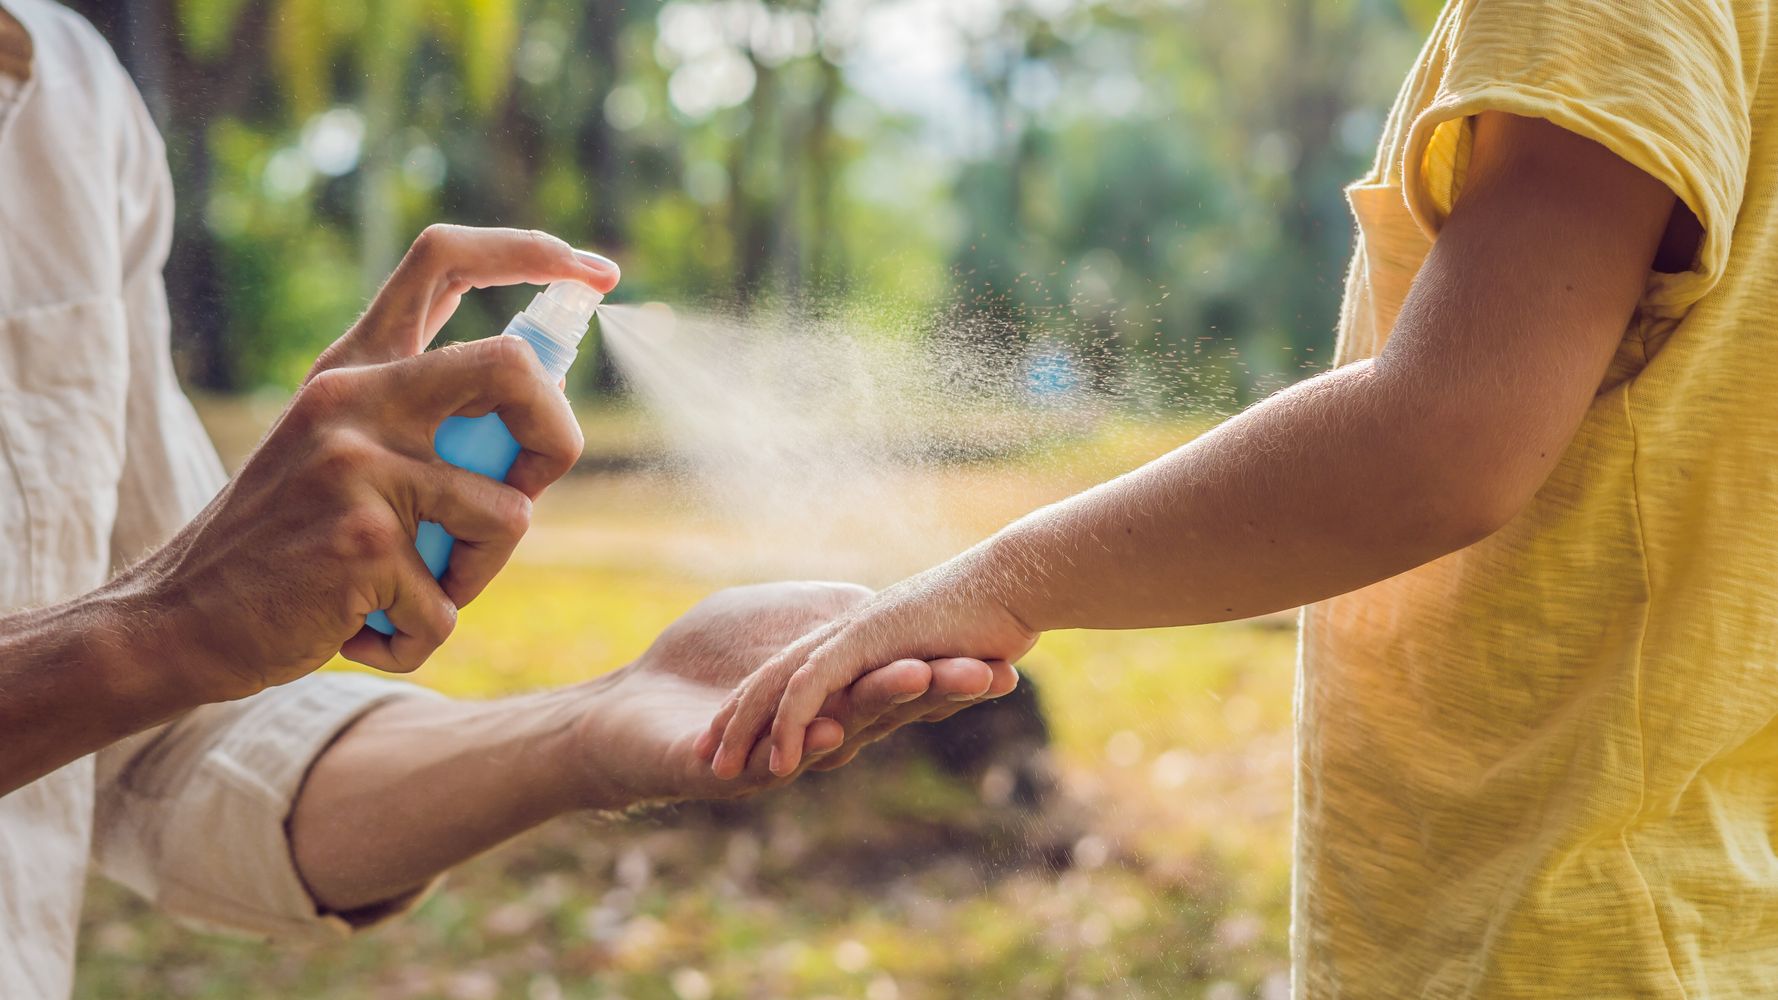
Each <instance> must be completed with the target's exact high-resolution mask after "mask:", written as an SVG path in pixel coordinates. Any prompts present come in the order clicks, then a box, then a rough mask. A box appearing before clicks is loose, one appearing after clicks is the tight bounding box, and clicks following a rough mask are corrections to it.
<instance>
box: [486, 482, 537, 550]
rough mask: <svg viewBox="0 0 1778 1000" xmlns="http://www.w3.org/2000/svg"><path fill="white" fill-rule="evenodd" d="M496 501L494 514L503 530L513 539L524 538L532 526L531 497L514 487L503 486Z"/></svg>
mask: <svg viewBox="0 0 1778 1000" xmlns="http://www.w3.org/2000/svg"><path fill="white" fill-rule="evenodd" d="M496 497H497V499H496V500H495V501H494V516H495V518H496V519H497V520H498V521H499V523H500V527H501V531H502V533H504V534H505V535H506V536H507V537H509V538H512V539H515V540H516V539H519V538H523V537H524V535H525V532H526V531H528V530H530V528H531V498H530V497H528V496H526V495H524V494H523V493H520V492H519V491H518V490H515V489H513V488H512V487H510V486H508V487H503V488H502V489H501V490H500V492H499V493H498V494H496Z"/></svg>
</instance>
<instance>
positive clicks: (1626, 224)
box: [700, 114, 1675, 774]
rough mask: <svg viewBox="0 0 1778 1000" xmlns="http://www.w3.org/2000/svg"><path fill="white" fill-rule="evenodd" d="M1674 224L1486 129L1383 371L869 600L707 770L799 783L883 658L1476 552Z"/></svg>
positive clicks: (1560, 422) (1603, 162)
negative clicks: (868, 667)
mask: <svg viewBox="0 0 1778 1000" xmlns="http://www.w3.org/2000/svg"><path fill="white" fill-rule="evenodd" d="M1674 204H1675V199H1674V196H1673V195H1672V193H1671V192H1670V191H1668V189H1667V188H1665V187H1664V186H1663V185H1662V184H1660V183H1659V182H1658V181H1656V180H1654V179H1653V178H1651V177H1649V176H1648V175H1647V174H1645V173H1643V172H1642V171H1640V170H1638V169H1637V168H1635V167H1633V166H1631V165H1630V164H1629V163H1627V162H1625V161H1623V160H1622V159H1620V158H1618V157H1617V156H1615V155H1614V154H1612V153H1611V152H1609V151H1608V150H1606V149H1605V148H1603V147H1601V146H1599V145H1597V144H1594V143H1592V142H1589V141H1587V140H1584V139H1581V138H1579V137H1578V136H1575V135H1573V134H1571V133H1569V132H1566V131H1564V130H1562V129H1561V128H1558V127H1557V126H1554V125H1551V124H1549V123H1547V122H1543V121H1538V120H1532V119H1522V118H1514V117H1511V116H1507V115H1500V114H1489V115H1485V116H1483V118H1482V119H1481V120H1480V122H1479V123H1478V126H1477V134H1476V141H1475V147H1474V153H1473V157H1472V160H1471V163H1470V167H1469V179H1468V183H1467V186H1466V188H1465V190H1464V191H1463V193H1462V197H1461V199H1460V201H1459V202H1458V204H1457V206H1456V208H1455V210H1454V211H1453V213H1452V215H1451V218H1450V219H1449V220H1448V221H1447V223H1446V225H1445V226H1444V228H1443V231H1442V232H1441V233H1440V235H1439V238H1438V240H1437V242H1436V243H1435V245H1434V247H1433V250H1432V252H1431V254H1430V256H1429V257H1428V259H1427V261H1426V263H1425V265H1424V267H1423V268H1422V270H1421V272H1420V274H1419V275H1418V277H1417V278H1416V279H1415V283H1414V287H1413V290H1412V291H1411V293H1410V294H1409V296H1408V299H1407V302H1406V303H1405V305H1404V307H1403V309H1402V312H1401V314H1400V317H1399V318H1398V319H1397V321H1396V325H1395V328H1394V330H1393V331H1392V333H1391V337H1390V340H1389V343H1388V346H1387V348H1386V349H1385V350H1384V351H1383V352H1382V354H1381V356H1380V357H1378V358H1377V359H1375V360H1374V361H1371V362H1368V363H1361V364H1354V365H1349V366H1346V367H1344V368H1341V369H1338V370H1336V371H1333V372H1329V373H1327V374H1325V375H1322V376H1319V377H1317V378H1313V379H1310V380H1308V381H1306V382H1304V383H1302V384H1300V385H1298V386H1296V387H1294V388H1292V389H1290V390H1288V391H1286V392H1282V393H1279V394H1278V395H1276V396H1273V397H1272V398H1270V399H1268V400H1266V401H1265V402H1263V403H1260V404H1258V405H1256V406H1254V407H1253V408H1252V409H1250V410H1248V411H1247V412H1245V413H1243V414H1241V415H1240V416H1238V417H1235V418H1234V419H1232V420H1230V421H1228V422H1227V423H1225V424H1223V425H1222V426H1221V427H1218V428H1217V429H1216V430H1214V431H1212V432H1210V433H1209V434H1206V435H1204V436H1203V437H1201V438H1199V439H1197V440H1195V441H1193V442H1191V443H1190V444H1188V445H1185V446H1184V447H1182V448H1180V449H1178V450H1176V451H1174V452H1172V453H1171V454H1169V455H1166V456H1164V457H1162V458H1160V459H1158V460H1156V461H1154V462H1152V463H1150V464H1148V465H1146V466H1144V467H1142V468H1140V469H1137V470H1136V471H1134V472H1131V473H1129V474H1127V475H1125V476H1122V477H1120V478H1118V479H1116V480H1113V481H1111V482H1108V483H1105V484H1103V485H1100V486H1098V487H1095V488H1094V489H1091V490H1089V491H1087V492H1085V493H1082V494H1080V495H1078V496H1075V497H1073V498H1071V499H1069V500H1066V501H1063V502H1061V503H1058V504H1056V505H1054V506H1051V507H1048V508H1045V509H1043V510H1040V511H1037V512H1036V513H1034V514H1031V515H1030V516H1028V517H1026V518H1024V519H1022V520H1020V521H1018V522H1015V523H1014V524H1012V525H1010V526H1009V527H1007V528H1006V529H1004V530H1003V531H1002V532H1000V533H999V534H998V535H996V536H995V537H994V538H992V539H990V540H988V541H987V542H985V543H983V544H982V545H980V546H978V547H977V548H976V549H973V550H971V551H970V552H968V553H965V554H964V555H963V556H960V557H959V558H958V559H956V560H953V561H952V562H951V563H948V564H945V565H944V566H940V567H937V568H935V569H934V570H931V571H928V572H927V573H926V574H922V575H921V576H920V577H916V578H914V579H913V580H910V581H907V582H906V583H905V584H903V585H899V586H897V587H894V588H891V589H889V590H887V591H885V592H884V593H883V594H882V595H880V597H879V598H878V600H877V601H875V602H873V604H872V605H871V606H869V607H867V608H865V609H862V610H861V611H860V612H859V613H858V614H857V615H854V616H851V617H852V619H853V620H851V621H848V622H843V623H838V624H836V625H835V626H833V627H831V628H830V629H828V630H825V631H824V632H823V633H821V634H818V635H816V636H811V637H810V638H809V640H807V641H806V642H805V643H801V644H799V645H798V647H793V648H792V649H790V650H787V651H786V652H785V654H784V655H783V656H781V657H780V658H779V659H778V660H777V661H775V662H774V663H773V664H770V665H768V667H767V669H765V670H762V671H761V673H760V675H759V678H758V681H757V682H756V683H754V684H752V685H750V691H749V692H748V693H747V694H746V696H745V697H743V698H739V699H735V700H734V702H733V703H732V704H731V705H730V706H729V708H728V709H726V710H725V711H724V712H723V713H721V714H719V716H718V717H717V720H716V722H715V724H713V726H712V732H711V734H710V736H709V737H708V738H707V739H706V740H704V741H703V742H702V743H701V744H700V749H701V750H703V751H704V752H706V753H708V754H714V755H715V758H714V760H715V766H716V771H717V773H718V774H724V773H729V772H730V771H731V770H732V769H733V767H734V766H735V764H736V762H737V761H738V760H740V759H741V758H742V756H743V755H744V754H745V753H747V752H748V751H749V749H750V748H751V746H752V745H753V742H754V740H755V739H756V738H757V737H758V736H759V734H760V733H761V732H762V731H763V730H764V728H765V726H766V724H767V723H768V722H771V721H772V720H773V718H774V712H775V713H776V721H775V723H774V724H773V732H774V734H775V735H774V741H773V742H774V744H775V749H776V750H777V751H778V753H779V756H780V760H779V763H780V766H786V767H788V766H794V765H795V762H796V760H797V759H798V757H799V756H800V752H801V733H802V729H803V726H804V725H805V724H806V721H807V719H808V718H809V716H810V713H811V711H812V709H811V700H812V701H813V702H814V704H819V702H820V697H821V695H822V694H823V693H824V692H825V691H827V690H830V689H831V688H832V686H833V685H835V684H838V683H841V682H842V681H843V680H845V679H849V677H850V676H855V675H856V671H857V670H858V669H860V667H859V665H860V664H861V663H864V662H881V658H883V657H885V656H887V657H894V656H903V655H944V654H949V653H964V652H967V653H969V654H970V655H976V656H986V657H1016V656H1018V655H1021V654H1022V653H1023V652H1024V651H1025V650H1027V649H1028V648H1029V647H1030V645H1031V643H1032V642H1033V641H1034V639H1035V635H1036V633H1038V632H1041V631H1044V630H1047V629H1053V628H1130V627H1140V626H1155V625H1185V624H1196V623H1202V622H1210V621H1217V620H1222V619H1229V618H1239V617H1245V616H1250V615H1255V614H1260V613H1263V612H1267V611H1274V610H1278V609H1281V608H1290V607H1295V606H1297V605H1301V604H1305V603H1308V602H1312V601H1316V600H1321V599H1324V598H1327V597H1331V596H1334V595H1337V594H1341V593H1345V592H1347V591H1350V590H1354V589H1357V588H1359V587H1363V586H1365V585H1368V584H1370V583H1373V582H1376V581H1378V580H1382V579H1385V578H1387V577H1390V576H1393V575H1395V574H1397V573H1400V572H1403V571H1405V570H1408V569H1410V568H1412V567H1414V566H1417V565H1420V564H1421V563H1424V562H1427V561H1429V560H1431V559H1434V558H1437V557H1438V556H1441V555H1443V554H1445V553H1448V552H1451V551H1454V550H1456V549H1458V548H1462V547H1463V546H1466V545H1468V544H1471V543H1472V542H1474V541H1476V540H1478V539H1480V538H1482V537H1484V536H1486V535H1487V534H1489V533H1491V532H1492V531H1494V530H1495V529H1497V528H1498V527H1500V526H1501V525H1502V524H1503V523H1505V521H1506V520H1508V519H1509V518H1511V517H1512V516H1513V515H1514V514H1515V513H1516V512H1517V511H1518V510H1519V509H1520V508H1521V507H1522V506H1523V505H1524V504H1525V503H1527V502H1528V501H1529V500H1530V498H1531V497H1532V496H1533V494H1535V492H1536V491H1537V490H1538V488H1539V487H1540V486H1541V485H1542V483H1543V481H1544V479H1545V478H1546V477H1547V476H1548V475H1549V473H1550V470H1551V469H1552V468H1553V467H1554V465H1555V463H1556V462H1557V461H1558V459H1559V457H1560V455H1561V453H1562V451H1563V449H1564V448H1565V447H1566V445H1567V443H1568V441H1569V440H1570V438H1572V436H1573V434H1574V432H1575V429H1576V428H1577V427H1578V426H1579V424H1580V421H1581V419H1582V417H1583V416H1584V415H1585V412H1586V409H1587V406H1588V405H1589V403H1590V401H1591V400H1592V398H1593V396H1594V394H1595V392H1596V391H1597V388H1598V386H1599V384H1600V381H1601V379H1602V377H1603V375H1604V372H1605V369H1606V366H1607V364H1608V363H1609V361H1610V359H1611V356H1612V354H1613V351H1614V350H1615V348H1616V346H1617V344H1618V342H1619V340H1620V339H1621V338H1622V336H1623V332H1624V329H1625V327H1626V325H1627V322H1628V320H1629V318H1630V316H1631V313H1632V311H1633V310H1634V308H1635V305H1636V302H1637V300H1638V298H1639V297H1640V295H1641V292H1642V289H1643V286H1644V283H1645V281H1646V276H1647V273H1648V270H1649V266H1650V264H1651V262H1652V261H1653V260H1654V259H1655V253H1656V248H1657V245H1658V244H1659V242H1660V239H1661V236H1662V232H1663V229H1664V227H1665V226H1666V224H1667V221H1668V218H1669V216H1670V215H1671V214H1673V209H1674ZM793 675H794V678H793ZM781 691H782V692H783V698H782V704H781V705H780V703H779V702H780V698H779V695H780V692H781ZM725 731H726V733H725ZM719 734H722V738H721V740H720V744H721V750H720V753H717V750H718V743H719V740H718V738H717V737H718V735H719Z"/></svg>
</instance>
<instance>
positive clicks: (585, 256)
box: [574, 250, 622, 274]
mask: <svg viewBox="0 0 1778 1000" xmlns="http://www.w3.org/2000/svg"><path fill="white" fill-rule="evenodd" d="M574 259H575V260H578V261H580V262H581V263H582V264H585V265H587V266H588V267H595V268H598V269H599V270H601V271H610V272H611V273H612V274H620V273H622V272H621V270H620V269H619V268H618V266H617V261H615V260H612V259H611V258H610V257H606V256H603V255H601V254H596V253H594V252H592V251H591V250H576V251H574Z"/></svg>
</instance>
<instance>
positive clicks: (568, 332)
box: [525, 281, 605, 347]
mask: <svg viewBox="0 0 1778 1000" xmlns="http://www.w3.org/2000/svg"><path fill="white" fill-rule="evenodd" d="M603 301H605V296H604V295H603V294H601V293H600V292H599V291H598V290H597V289H595V288H593V287H592V286H591V285H584V284H581V283H580V282H578V281H558V282H555V283H554V284H551V285H550V286H549V287H548V288H545V289H544V290H543V291H541V292H538V293H537V295H536V297H534V298H533V299H532V300H531V304H530V305H528V306H526V307H525V315H527V316H529V317H531V319H532V320H533V321H535V322H536V323H537V324H538V325H539V326H541V327H543V329H544V330H545V331H546V332H547V333H548V334H549V335H550V336H551V337H552V338H553V339H555V340H556V341H557V342H559V343H561V344H562V345H563V346H564V347H573V346H574V345H576V344H578V343H580V338H582V337H584V336H586V331H587V325H588V324H590V323H591V322H592V321H593V311H594V310H595V309H596V308H597V307H598V305H599V303H601V302H603Z"/></svg>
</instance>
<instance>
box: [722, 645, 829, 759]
mask: <svg viewBox="0 0 1778 1000" xmlns="http://www.w3.org/2000/svg"><path fill="white" fill-rule="evenodd" d="M837 628H838V626H837V625H836V623H833V622H829V623H828V624H826V625H824V626H822V627H821V628H818V629H816V630H814V631H813V632H810V633H809V634H807V635H805V636H803V637H802V638H801V639H798V640H797V641H796V642H793V643H791V644H790V645H789V646H787V647H786V648H785V649H784V650H783V651H781V652H780V653H778V655H777V656H774V657H772V658H771V659H770V660H767V661H766V663H765V665H764V666H762V667H760V668H759V669H758V670H756V671H754V672H753V675H752V676H751V677H749V678H747V680H746V681H745V682H743V683H742V684H741V686H740V687H739V688H737V689H736V690H735V691H734V692H733V693H731V694H730V695H729V696H728V699H727V701H726V702H724V704H723V707H722V708H721V709H719V710H718V711H717V713H716V717H715V718H714V719H712V720H711V721H710V732H711V733H715V734H719V738H718V739H717V740H716V746H715V749H714V750H713V751H711V754H712V755H711V758H710V770H711V771H712V772H713V773H714V774H715V775H716V776H717V777H718V778H723V779H724V780H727V779H729V778H733V777H734V776H736V775H738V774H740V773H741V771H742V770H743V769H745V767H746V764H747V755H748V752H749V751H751V750H752V749H753V744H754V742H755V741H757V740H758V739H759V737H760V735H761V734H762V733H763V732H764V731H765V727H766V722H767V720H768V719H769V718H770V713H771V709H772V706H773V705H775V704H776V702H777V700H778V696H779V694H780V693H781V692H782V691H783V690H784V683H785V681H786V680H788V679H789V677H790V675H791V674H793V673H795V671H796V667H797V665H798V664H801V663H802V662H803V661H804V660H805V659H806V658H807V656H808V654H809V653H810V652H811V651H813V650H814V649H816V648H817V647H819V646H820V645H821V644H822V643H823V642H825V641H826V640H827V637H828V636H830V635H832V634H833V633H834V631H835V630H836V629H837ZM743 741H745V743H746V745H745V746H741V745H738V744H740V743H742V742H743ZM703 742H704V741H703V740H700V741H699V744H703Z"/></svg>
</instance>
